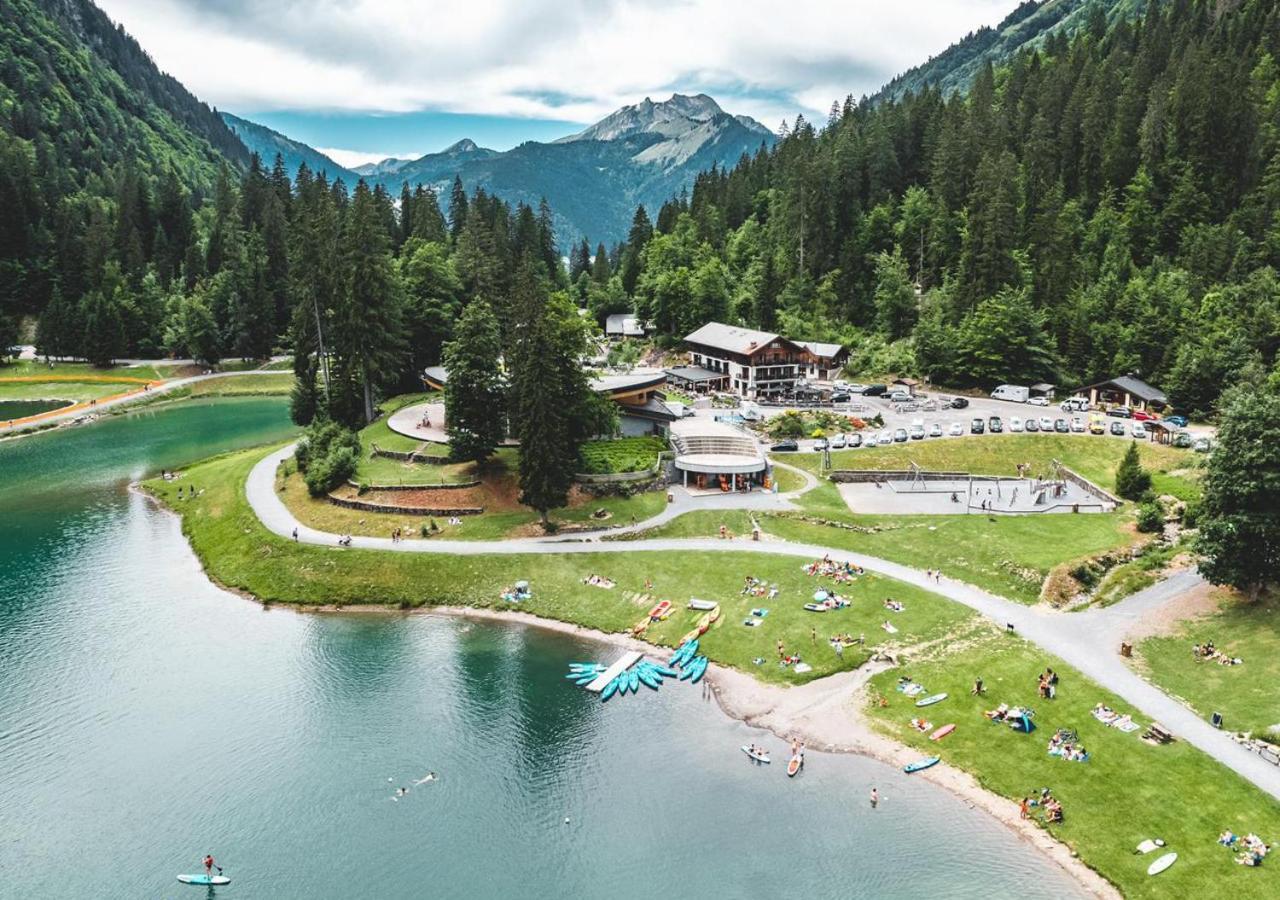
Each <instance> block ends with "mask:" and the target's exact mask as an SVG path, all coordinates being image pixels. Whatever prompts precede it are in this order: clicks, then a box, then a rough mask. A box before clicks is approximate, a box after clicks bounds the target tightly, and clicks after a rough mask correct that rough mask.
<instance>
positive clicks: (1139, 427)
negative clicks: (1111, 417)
mask: <svg viewBox="0 0 1280 900" xmlns="http://www.w3.org/2000/svg"><path fill="white" fill-rule="evenodd" d="M1129 433H1130V434H1132V435H1133V436H1134V437H1136V438H1144V437H1146V436H1147V429H1146V426H1144V425H1143V424H1142V423H1141V422H1134V423H1133V428H1132V429H1130V431H1129Z"/></svg>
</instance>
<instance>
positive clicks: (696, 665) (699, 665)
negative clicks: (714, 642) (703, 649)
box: [689, 656, 707, 684]
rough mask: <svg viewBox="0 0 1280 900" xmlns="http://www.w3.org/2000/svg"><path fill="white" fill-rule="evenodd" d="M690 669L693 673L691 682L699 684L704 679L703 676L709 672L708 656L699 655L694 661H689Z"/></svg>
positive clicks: (690, 677)
mask: <svg viewBox="0 0 1280 900" xmlns="http://www.w3.org/2000/svg"><path fill="white" fill-rule="evenodd" d="M689 669H690V670H691V671H692V673H693V674H691V675H690V676H689V683H690V684H697V683H698V682H699V681H701V680H702V676H703V675H705V674H706V672H707V658H706V657H705V656H699V657H698V658H697V659H695V660H694V661H693V662H691V663H689Z"/></svg>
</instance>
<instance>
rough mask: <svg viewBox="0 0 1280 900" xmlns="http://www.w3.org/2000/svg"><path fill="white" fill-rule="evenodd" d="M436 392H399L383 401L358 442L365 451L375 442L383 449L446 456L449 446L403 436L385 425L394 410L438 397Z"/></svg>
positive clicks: (362, 431)
mask: <svg viewBox="0 0 1280 900" xmlns="http://www.w3.org/2000/svg"><path fill="white" fill-rule="evenodd" d="M439 396H440V395H439V394H438V393H431V394H401V395H400V396H398V397H392V398H391V399H390V400H386V401H384V402H383V403H382V404H381V405H380V406H379V409H380V410H381V411H382V416H381V417H380V418H378V419H377V420H376V421H374V422H372V423H370V424H369V425H366V426H365V427H364V428H363V429H361V431H360V443H361V444H363V445H364V448H365V452H366V453H367V452H368V451H369V449H370V448H372V447H373V446H374V445H375V444H376V445H377V446H379V447H381V448H382V449H383V450H397V451H413V450H417V451H418V452H420V453H426V454H429V455H432V456H448V455H449V448H448V447H445V446H443V445H441V444H430V443H427V442H425V441H420V440H417V439H416V438H411V437H405V436H404V435H403V434H399V433H397V432H394V431H392V430H391V429H390V428H388V427H387V419H389V418H390V417H391V414H392V413H393V412H395V411H396V410H399V409H402V408H404V407H406V406H412V405H413V404H415V403H422V402H423V401H425V400H434V399H437V398H439Z"/></svg>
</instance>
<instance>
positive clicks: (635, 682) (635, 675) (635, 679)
mask: <svg viewBox="0 0 1280 900" xmlns="http://www.w3.org/2000/svg"><path fill="white" fill-rule="evenodd" d="M627 690H629V691H631V693H633V694H634V693H635V692H636V691H638V690H640V673H639V672H637V671H636V670H635V669H632V670H631V671H630V672H628V673H627Z"/></svg>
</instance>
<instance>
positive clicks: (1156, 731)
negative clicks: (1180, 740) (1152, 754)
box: [1142, 722, 1174, 744]
mask: <svg viewBox="0 0 1280 900" xmlns="http://www.w3.org/2000/svg"><path fill="white" fill-rule="evenodd" d="M1142 739H1143V740H1144V741H1147V742H1148V743H1152V744H1168V743H1170V742H1171V741H1173V740H1174V737H1173V732H1172V731H1170V730H1169V729H1168V728H1165V727H1164V726H1163V725H1161V724H1160V723H1159V722H1152V723H1151V725H1150V727H1149V728H1147V730H1146V731H1145V732H1143V734H1142Z"/></svg>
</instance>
